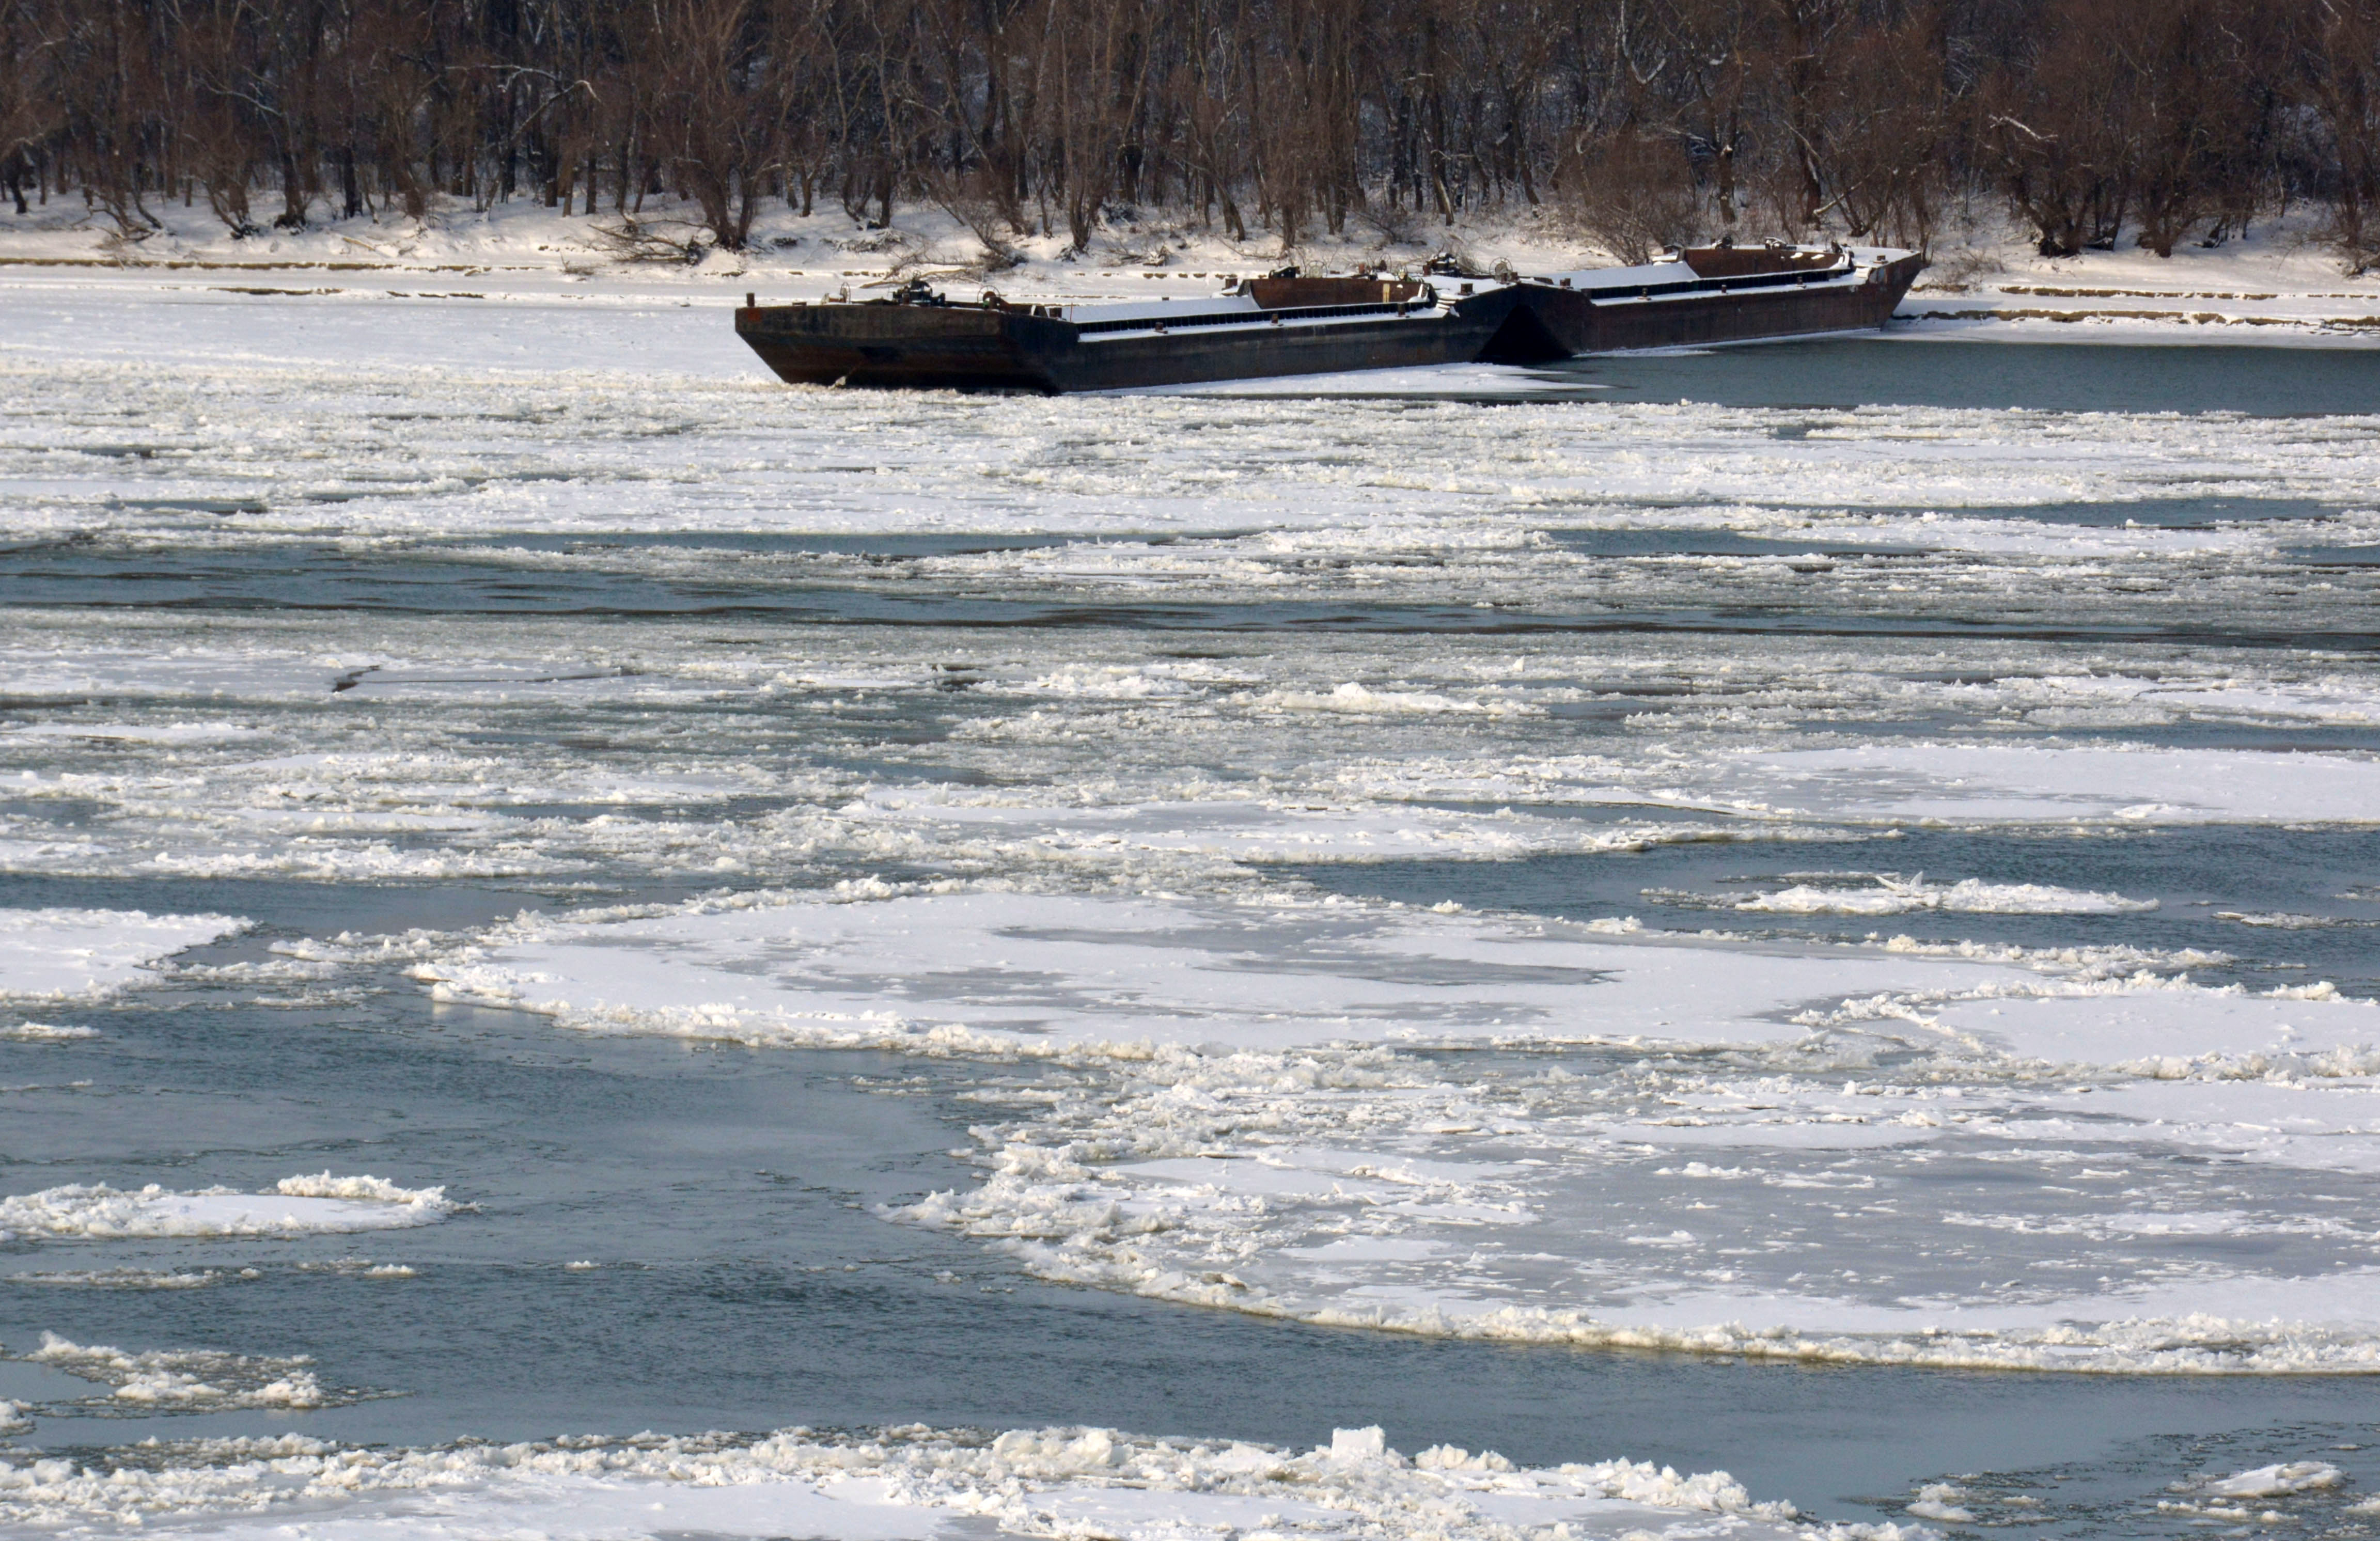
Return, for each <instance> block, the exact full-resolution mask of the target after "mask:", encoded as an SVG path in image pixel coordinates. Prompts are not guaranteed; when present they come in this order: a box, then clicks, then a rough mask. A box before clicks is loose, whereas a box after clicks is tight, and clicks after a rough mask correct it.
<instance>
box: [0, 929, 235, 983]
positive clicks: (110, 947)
mask: <svg viewBox="0 0 2380 1541" xmlns="http://www.w3.org/2000/svg"><path fill="white" fill-rule="evenodd" d="M247 926H248V922H247V921H245V920H238V919H235V918H233V917H232V916H225V915H149V914H147V913H145V912H143V911H140V910H73V909H43V910H6V909H0V996H18V997H29V998H37V999H42V1000H52V1001H66V1000H78V999H90V998H92V997H96V996H103V995H110V994H113V993H115V991H117V990H119V989H124V988H125V987H126V986H128V985H131V984H134V983H137V982H139V980H140V977H141V975H142V974H143V973H144V972H145V971H146V970H147V969H148V968H149V967H150V965H152V964H154V963H156V962H157V961H158V960H159V959H161V958H164V957H165V956H167V955H168V954H170V953H178V952H180V951H182V949H184V948H186V947H196V946H198V945H199V944H200V943H201V942H209V941H213V940H217V939H218V938H222V937H226V936H230V935H231V934H233V933H234V932H236V931H239V930H243V929H245V928H247Z"/></svg>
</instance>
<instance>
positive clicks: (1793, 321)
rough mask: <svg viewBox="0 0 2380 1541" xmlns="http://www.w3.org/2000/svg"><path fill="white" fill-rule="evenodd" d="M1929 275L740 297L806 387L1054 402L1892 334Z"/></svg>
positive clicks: (1826, 257) (1661, 264) (1847, 264)
mask: <svg viewBox="0 0 2380 1541" xmlns="http://www.w3.org/2000/svg"><path fill="white" fill-rule="evenodd" d="M1924 267H1925V259H1924V258H1922V257H1919V256H1917V255H1916V254H1914V253H1913V252H1907V251H1895V250H1890V249H1881V248H1874V247H1863V248H1843V247H1825V248H1806V247H1783V246H1767V247H1698V248H1694V249H1689V250H1685V251H1681V252H1674V253H1670V254H1668V255H1666V256H1665V257H1664V258H1663V260H1662V261H1658V262H1648V263H1645V264H1643V265H1640V266H1636V267H1623V268H1597V269H1587V270H1584V271H1580V272H1574V273H1553V274H1548V275H1546V276H1534V275H1533V276H1529V277H1516V276H1512V275H1509V274H1507V275H1500V276H1498V277H1495V278H1485V279H1482V278H1463V277H1462V276H1460V275H1455V274H1445V275H1433V276H1429V277H1423V278H1406V277H1389V278H1384V277H1352V278H1337V277H1330V278H1326V277H1311V278H1309V277H1301V276H1299V275H1298V274H1297V273H1296V272H1295V271H1294V270H1284V271H1283V272H1282V273H1277V274H1275V275H1273V276H1271V277H1268V278H1252V279H1248V280H1245V282H1238V283H1234V284H1233V285H1228V286H1227V287H1226V288H1225V290H1224V292H1223V293H1221V294H1220V295H1217V296H1214V297H1208V298H1203V299H1182V300H1171V299H1169V300H1159V301H1135V302H1126V303H1122V304H1106V305H1015V304H1010V303H1008V302H1007V301H1005V300H1003V299H1002V298H1001V297H999V296H997V295H995V294H990V293H986V294H985V296H984V297H983V301H982V303H981V304H979V305H957V304H952V303H950V302H949V301H948V300H946V299H944V298H943V297H941V296H940V295H937V294H934V293H932V292H931V291H930V290H929V289H927V288H926V286H925V285H923V284H911V285H907V286H905V288H904V289H903V290H902V291H901V292H900V294H899V295H898V296H897V297H892V298H888V299H872V300H861V301H856V302H855V301H848V300H825V301H821V302H820V303H817V304H810V305H750V304H747V306H746V307H745V308H744V309H741V310H738V311H737V312H736V313H735V331H736V334H737V335H739V336H741V337H742V338H743V339H744V340H745V341H746V342H747V343H748V344H750V345H751V346H752V350H753V351H754V352H756V353H758V354H759V356H760V358H761V360H762V361H763V362H764V363H766V364H767V365H768V366H769V367H770V368H771V369H772V370H775V371H776V372H777V374H778V375H779V376H780V377H781V378H783V379H784V380H786V381H789V382H793V383H795V384H801V385H868V386H889V387H906V388H911V389H926V390H961V391H1017V392H1027V393H1038V394H1059V393H1062V392H1070V391H1113V390H1127V389H1131V388H1134V387H1137V386H1148V385H1183V384H1190V383H1195V382H1201V381H1214V380H1246V379H1254V378H1257V377H1261V376H1268V375H1297V374H1336V373H1340V372H1342V371H1345V370H1388V369H1411V368H1416V367H1420V366H1426V365H1432V364H1475V363H1476V364H1548V363H1553V362H1555V361H1557V360H1560V359H1563V358H1572V357H1573V356H1575V355H1578V354H1583V353H1607V352H1614V351H1619V350H1622V349H1628V348H1650V347H1681V346H1698V345H1704V344H1712V343H1738V342H1748V341H1752V340H1755V339H1758V338H1765V337H1797V336H1808V335H1812V334H1822V333H1828V332H1851V331H1858V330H1861V329H1864V328H1873V327H1880V326H1882V325H1883V324H1884V323H1885V322H1886V321H1887V320H1888V319H1889V318H1890V317H1891V315H1892V311H1893V308H1894V307H1895V306H1897V305H1899V304H1900V298H1901V297H1902V296H1903V295H1904V294H1906V293H1908V291H1909V285H1911V284H1912V283H1913V282H1915V281H1916V278H1917V274H1918V273H1919V271H1920V270H1921V269H1923V268H1924Z"/></svg>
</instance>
